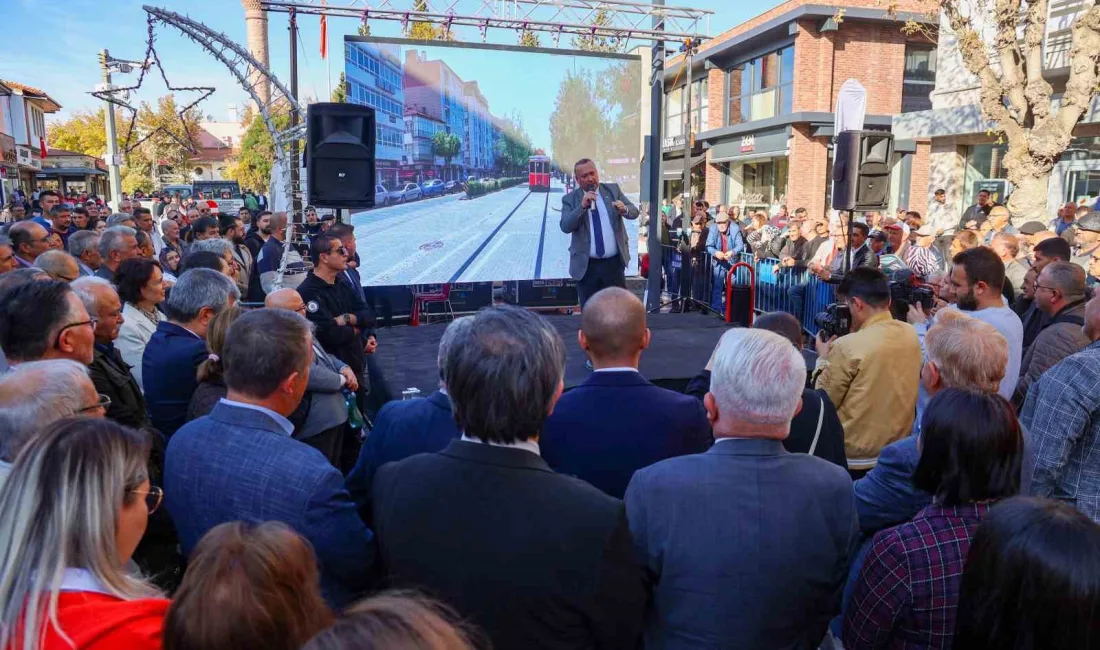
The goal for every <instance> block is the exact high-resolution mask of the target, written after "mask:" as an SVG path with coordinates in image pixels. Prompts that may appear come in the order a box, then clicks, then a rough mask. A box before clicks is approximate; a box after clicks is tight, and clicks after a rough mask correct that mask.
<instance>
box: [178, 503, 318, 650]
mask: <svg viewBox="0 0 1100 650" xmlns="http://www.w3.org/2000/svg"><path fill="white" fill-rule="evenodd" d="M332 618H333V617H332V612H331V611H330V610H329V608H328V605H326V604H325V600H324V598H322V597H321V579H320V576H319V574H318V572H317V558H316V557H314V555H313V549H312V548H310V545H309V542H307V541H306V540H305V539H304V538H303V537H301V536H300V535H298V534H297V533H295V532H294V531H293V530H292V529H291V528H290V527H289V526H287V525H286V524H283V523H281V522H276V521H268V522H265V523H262V524H250V523H245V522H241V521H233V522H228V523H224V524H220V525H218V526H215V527H214V528H212V529H210V532H208V533H206V535H204V536H203V538H202V539H201V540H199V543H198V544H197V545H196V546H195V550H194V552H193V553H191V558H190V560H189V562H188V567H187V573H186V574H184V576H183V584H181V585H180V588H179V591H177V592H176V594H175V598H174V599H173V601H172V606H171V608H170V609H169V610H168V617H167V619H166V620H165V623H164V648H165V650H245V649H249V648H256V649H260V648H262V649H263V650H298V649H299V648H301V647H302V644H303V643H305V642H306V641H308V640H309V638H310V637H312V636H313V635H314V634H316V633H317V632H319V631H321V630H323V629H324V628H325V627H326V626H328V625H329V624H330V623H332Z"/></svg>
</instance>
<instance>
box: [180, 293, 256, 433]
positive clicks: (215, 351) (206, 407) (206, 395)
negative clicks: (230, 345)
mask: <svg viewBox="0 0 1100 650" xmlns="http://www.w3.org/2000/svg"><path fill="white" fill-rule="evenodd" d="M242 313H244V312H243V311H242V310H241V308H240V306H239V305H233V306H231V307H226V308H225V309H223V310H221V311H220V312H218V314H217V315H216V316H214V318H212V319H210V325H209V326H208V327H207V330H206V347H207V349H208V350H209V351H210V356H208V357H207V358H206V361H203V362H202V363H201V364H199V369H198V371H197V372H196V377H197V379H198V381H199V385H198V387H197V388H196V389H195V393H194V394H193V395H192V396H191V403H190V404H188V405H187V421H188V422H190V421H191V420H194V419H196V418H200V417H202V416H204V415H208V414H209V413H210V411H213V410H214V407H215V406H216V405H217V403H218V402H219V401H221V399H222V398H223V397H225V396H226V394H227V393H228V389H227V388H226V386H225V380H224V379H223V377H222V374H223V373H224V372H225V368H224V366H223V365H222V358H221V355H222V348H224V347H225V340H226V335H227V334H228V333H229V326H230V325H232V324H233V323H234V321H236V320H237V319H238V318H240V316H241V314H242Z"/></svg>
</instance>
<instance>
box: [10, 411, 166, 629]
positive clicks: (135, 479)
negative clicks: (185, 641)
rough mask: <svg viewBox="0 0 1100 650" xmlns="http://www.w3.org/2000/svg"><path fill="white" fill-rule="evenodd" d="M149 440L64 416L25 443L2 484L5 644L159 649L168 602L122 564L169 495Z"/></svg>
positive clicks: (115, 426) (117, 428) (103, 423)
mask: <svg viewBox="0 0 1100 650" xmlns="http://www.w3.org/2000/svg"><path fill="white" fill-rule="evenodd" d="M148 462H149V441H148V439H147V438H146V436H145V435H143V434H141V433H139V432H137V431H134V430H132V429H127V428H125V427H122V426H120V425H118V424H116V423H115V422H112V421H111V420H105V419H92V418H85V417H81V418H66V419H64V420H58V421H57V422H55V423H53V424H51V425H49V426H47V427H46V428H45V429H43V430H42V431H40V432H38V433H37V434H35V436H34V437H33V438H32V439H31V440H30V441H29V442H28V443H27V444H26V446H24V447H23V450H22V451H21V452H20V453H19V455H18V456H17V457H16V459H15V462H14V463H13V464H12V468H11V474H10V475H9V477H8V480H7V481H6V482H5V483H4V486H3V488H0V648H3V649H4V650H54V649H57V650H61V649H66V650H69V649H75V650H146V649H157V648H160V637H161V629H162V625H163V620H164V615H165V612H166V611H167V609H168V601H167V600H165V599H163V598H162V597H161V595H160V594H159V593H158V592H157V590H156V589H155V588H153V587H152V586H150V585H149V584H148V583H146V582H145V581H143V580H141V579H140V578H138V577H135V576H134V575H132V574H130V573H128V572H127V570H126V568H125V567H126V565H127V564H128V563H129V562H130V558H131V556H132V555H133V553H134V549H135V548H137V545H138V542H139V541H141V537H142V535H143V534H144V533H145V527H146V524H147V522H148V518H149V514H150V513H152V512H153V511H154V510H156V509H157V507H158V506H159V505H160V502H161V499H162V498H163V496H164V495H163V492H161V490H160V489H159V488H155V487H151V486H150V485H149V471H148Z"/></svg>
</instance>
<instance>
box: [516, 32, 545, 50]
mask: <svg viewBox="0 0 1100 650" xmlns="http://www.w3.org/2000/svg"><path fill="white" fill-rule="evenodd" d="M519 44H520V45H522V46H523V47H539V46H540V45H541V44H542V43H541V42H540V41H539V35H538V34H536V33H535V32H532V31H531V30H529V29H525V30H523V31H522V32H520V33H519Z"/></svg>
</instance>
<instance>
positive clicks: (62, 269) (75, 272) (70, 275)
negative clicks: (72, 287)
mask: <svg viewBox="0 0 1100 650" xmlns="http://www.w3.org/2000/svg"><path fill="white" fill-rule="evenodd" d="M34 265H35V267H37V268H40V269H42V270H43V271H45V272H46V274H47V275H49V276H50V277H51V278H53V279H54V280H61V281H62V282H72V281H73V280H75V279H77V278H79V277H80V266H79V265H78V264H77V263H76V258H75V257H73V256H72V255H69V254H68V253H66V252H65V251H46V252H45V253H42V254H41V255H39V256H38V258H37V259H35V260H34Z"/></svg>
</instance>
